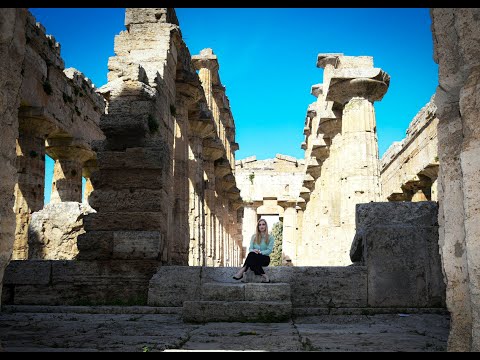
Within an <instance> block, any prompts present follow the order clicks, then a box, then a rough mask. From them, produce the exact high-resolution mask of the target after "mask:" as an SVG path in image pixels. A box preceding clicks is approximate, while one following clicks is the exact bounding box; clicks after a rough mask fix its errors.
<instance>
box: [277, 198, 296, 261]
mask: <svg viewBox="0 0 480 360" xmlns="http://www.w3.org/2000/svg"><path fill="white" fill-rule="evenodd" d="M279 205H280V206H282V207H283V208H284V209H285V212H284V213H283V241H282V259H284V261H286V264H285V265H295V264H296V260H297V254H296V251H295V248H296V245H295V240H296V239H295V233H296V227H297V210H296V202H295V201H282V202H279Z"/></svg>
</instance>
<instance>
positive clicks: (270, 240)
mask: <svg viewBox="0 0 480 360" xmlns="http://www.w3.org/2000/svg"><path fill="white" fill-rule="evenodd" d="M274 244H275V238H274V237H273V236H272V235H269V236H268V245H267V250H263V251H262V255H267V256H270V254H271V253H272V251H273V245H274Z"/></svg>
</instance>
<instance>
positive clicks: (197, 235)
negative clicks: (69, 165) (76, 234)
mask: <svg viewBox="0 0 480 360" xmlns="http://www.w3.org/2000/svg"><path fill="white" fill-rule="evenodd" d="M125 26H126V28H127V30H126V31H122V32H121V33H120V34H119V35H117V36H116V38H115V53H116V56H114V57H112V58H110V59H109V65H108V66H109V70H110V72H109V74H108V83H107V84H106V85H105V86H103V87H102V88H101V89H99V92H101V93H102V94H104V96H105V98H106V99H107V108H106V113H105V115H103V116H102V118H101V121H100V126H101V129H102V130H103V131H104V133H105V135H106V139H105V141H103V142H99V143H98V144H97V145H96V150H97V152H98V154H97V157H98V165H99V171H97V172H96V173H94V174H93V176H92V184H93V187H94V191H93V192H92V194H91V197H90V204H91V205H92V207H93V208H94V209H95V210H97V213H96V214H90V215H88V216H87V217H86V218H85V229H86V234H84V235H82V236H81V237H80V238H79V244H78V245H79V251H80V253H79V257H80V258H82V259H100V258H102V259H103V258H109V259H124V258H127V259H129V260H132V261H135V260H140V259H149V260H151V261H156V262H158V263H162V264H182V265H187V264H189V265H206V264H207V263H208V264H209V265H211V266H220V265H223V264H224V263H225V262H226V261H227V260H228V262H229V263H230V264H231V265H238V264H239V261H240V260H239V258H237V259H235V258H233V256H234V250H233V249H235V247H238V246H239V244H238V242H239V240H240V239H238V236H237V237H236V238H233V237H232V236H231V234H233V233H235V232H236V229H235V228H234V227H232V229H230V228H229V218H228V214H229V212H230V211H232V212H233V211H235V210H236V209H238V207H239V205H240V204H241V201H240V197H239V191H238V189H236V188H235V179H234V178H233V179H230V178H232V177H233V166H232V165H231V163H234V155H233V151H234V149H232V147H231V146H230V144H231V143H234V136H230V137H229V138H227V137H226V136H225V134H226V130H225V128H226V127H227V125H228V126H230V127H233V128H234V123H233V118H231V113H230V110H229V105H228V99H226V98H225V95H224V93H223V94H217V93H215V92H212V91H210V90H211V88H212V87H214V88H216V87H220V86H222V85H221V83H220V82H219V77H218V74H216V77H215V78H213V77H214V76H215V73H214V74H213V75H212V74H211V72H210V69H209V68H208V66H207V65H208V64H207V65H205V66H203V65H204V63H208V62H212V63H215V64H216V56H214V55H213V52H212V51H211V50H210V51H208V50H207V51H204V52H203V53H201V54H200V55H196V56H194V57H193V59H192V56H191V55H190V52H189V51H188V48H187V46H186V44H185V42H184V41H183V39H182V37H181V32H180V28H179V24H178V20H177V18H176V15H175V11H174V10H173V9H139V8H135V9H127V10H126V18H125ZM203 68H207V69H206V70H208V71H206V72H207V74H204V71H203V70H204V69H203ZM217 68H218V64H217ZM197 69H200V72H199V74H197V72H196V70H197ZM199 75H200V76H199ZM207 75H208V78H207ZM212 78H213V79H212ZM222 87H223V86H222ZM223 91H224V88H223ZM228 115H230V118H228ZM210 143H212V144H215V146H216V150H217V151H215V152H214V154H211V152H210V151H209V148H210V146H209V144H210ZM226 180H228V181H227V182H228V185H224V183H223V182H224V181H226ZM236 190H237V191H236ZM235 207H237V208H235ZM234 223H236V217H235V221H234ZM132 238H135V242H132V241H131V239H132ZM93 244H97V246H93ZM96 249H101V251H97V250H96ZM127 250H128V251H127ZM129 251H130V252H129ZM128 253H129V254H130V255H127V254H128Z"/></svg>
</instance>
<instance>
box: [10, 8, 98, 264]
mask: <svg viewBox="0 0 480 360" xmlns="http://www.w3.org/2000/svg"><path fill="white" fill-rule="evenodd" d="M24 16H25V23H24V29H23V31H24V39H23V46H24V47H25V53H24V55H25V56H24V58H23V59H22V61H19V62H18V64H19V66H20V67H21V70H20V74H18V75H19V76H20V79H21V81H22V82H21V90H20V104H19V108H18V139H17V143H16V156H17V160H16V166H17V172H18V182H17V184H16V185H15V213H16V231H15V244H14V249H13V255H12V258H13V259H27V258H28V257H29V247H28V228H29V223H30V219H31V216H32V213H33V212H35V211H39V210H41V209H42V208H43V204H44V188H45V154H48V155H49V156H51V157H52V158H53V159H54V160H55V165H54V174H53V183H52V194H51V203H52V206H53V204H56V203H61V202H64V201H73V202H78V203H80V202H82V175H86V174H85V173H84V171H83V169H84V165H85V164H86V163H87V162H91V163H94V162H95V153H94V152H93V151H92V149H91V143H92V142H93V141H95V140H100V139H103V138H104V136H103V133H102V132H101V130H100V128H99V119H100V115H101V114H102V113H103V111H104V108H105V105H104V100H103V97H102V96H100V95H99V94H97V93H96V92H95V87H94V85H93V84H92V83H91V81H90V80H89V79H88V78H85V76H84V75H83V74H82V73H81V72H79V71H77V70H76V69H73V68H70V69H65V68H64V63H63V60H62V58H61V57H60V45H59V44H58V43H57V42H56V41H55V38H54V37H53V36H51V35H47V34H46V32H45V28H44V27H43V26H42V25H41V24H39V23H37V22H36V21H35V18H34V17H33V16H32V15H31V14H30V13H29V12H28V11H26V12H25V14H24ZM86 176H88V175H86ZM47 185H48V184H47ZM45 250H46V249H45Z"/></svg>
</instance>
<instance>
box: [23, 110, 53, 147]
mask: <svg viewBox="0 0 480 360" xmlns="http://www.w3.org/2000/svg"><path fill="white" fill-rule="evenodd" d="M18 128H19V131H20V134H30V135H33V136H38V137H43V138H44V139H45V138H46V137H47V136H48V135H49V134H51V133H53V132H54V131H55V130H57V128H56V126H55V125H54V124H53V123H52V122H50V121H49V120H48V119H47V112H46V110H45V107H43V106H21V107H20V108H19V110H18Z"/></svg>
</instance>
